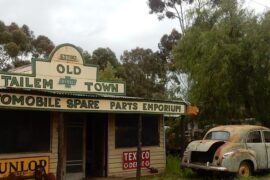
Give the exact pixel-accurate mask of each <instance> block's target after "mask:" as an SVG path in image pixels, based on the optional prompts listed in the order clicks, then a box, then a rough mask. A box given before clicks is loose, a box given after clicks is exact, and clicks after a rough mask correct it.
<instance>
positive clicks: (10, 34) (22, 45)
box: [0, 21, 54, 69]
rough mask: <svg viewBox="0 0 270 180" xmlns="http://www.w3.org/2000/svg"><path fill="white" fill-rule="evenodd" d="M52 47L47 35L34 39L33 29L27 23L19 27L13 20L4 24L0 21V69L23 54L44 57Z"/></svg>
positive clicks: (19, 58) (17, 59)
mask: <svg viewBox="0 0 270 180" xmlns="http://www.w3.org/2000/svg"><path fill="white" fill-rule="evenodd" d="M53 48H54V45H53V43H52V42H51V41H50V40H49V38H48V37H46V36H38V37H37V39H35V36H34V33H33V31H31V30H30V28H29V27H28V26H27V25H23V26H22V27H19V26H18V25H17V24H16V23H14V22H12V23H11V24H10V25H5V23H4V22H2V21H0V69H8V68H10V67H11V64H10V62H12V61H20V60H22V59H23V56H25V57H28V56H29V55H30V56H31V55H32V56H33V57H46V56H48V55H49V53H50V52H51V51H52V49H53ZM18 64H24V63H18Z"/></svg>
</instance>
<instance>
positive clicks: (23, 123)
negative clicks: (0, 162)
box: [0, 110, 50, 153]
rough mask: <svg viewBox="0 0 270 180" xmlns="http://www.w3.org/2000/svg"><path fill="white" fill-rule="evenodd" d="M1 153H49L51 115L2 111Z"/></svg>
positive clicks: (38, 112)
mask: <svg viewBox="0 0 270 180" xmlns="http://www.w3.org/2000/svg"><path fill="white" fill-rule="evenodd" d="M0 114H1V117H5V118H2V119H1V126H0V137H1V141H0V153H20V152H48V151H49V150H50V113H49V112H41V111H11V110H10V111H9V110H1V111H0Z"/></svg>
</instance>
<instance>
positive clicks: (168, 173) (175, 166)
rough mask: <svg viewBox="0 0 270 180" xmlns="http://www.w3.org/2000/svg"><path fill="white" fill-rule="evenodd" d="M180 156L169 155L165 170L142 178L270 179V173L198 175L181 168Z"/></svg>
mask: <svg viewBox="0 0 270 180" xmlns="http://www.w3.org/2000/svg"><path fill="white" fill-rule="evenodd" d="M180 163H181V161H180V158H179V157H177V156H173V155H168V156H167V165H166V169H165V172H164V173H163V174H160V175H156V176H149V177H142V178H141V180H185V179H186V180H189V179H195V180H204V179H209V180H212V179H216V180H219V179H230V180H247V179H248V180H270V174H269V173H256V174H255V175H254V176H252V177H250V178H237V177H233V176H223V175H220V174H218V173H217V175H213V176H208V177H206V176H203V177H202V176H198V175H197V174H196V173H194V172H193V171H192V170H190V169H181V168H180Z"/></svg>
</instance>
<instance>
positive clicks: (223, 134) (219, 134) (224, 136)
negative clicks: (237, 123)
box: [205, 131, 230, 141]
mask: <svg viewBox="0 0 270 180" xmlns="http://www.w3.org/2000/svg"><path fill="white" fill-rule="evenodd" d="M229 137H230V133H229V132H227V131H211V132H209V133H208V134H207V135H206V137H205V139H213V140H223V141H226V140H228V139H229Z"/></svg>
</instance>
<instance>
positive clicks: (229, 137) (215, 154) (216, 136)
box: [181, 125, 270, 177]
mask: <svg viewBox="0 0 270 180" xmlns="http://www.w3.org/2000/svg"><path fill="white" fill-rule="evenodd" d="M181 166H182V168H191V169H192V170H194V171H196V172H206V171H222V172H232V173H236V174H238V175H239V176H244V177H248V176H251V175H252V173H253V172H257V171H261V170H269V169H270V129H269V128H267V127H263V126H257V125H224V126H217V127H214V128H212V129H210V130H209V131H208V132H207V133H206V134H205V136H204V138H203V139H202V140H196V141H192V142H190V143H189V144H188V146H187V148H186V150H185V151H184V154H183V158H182V162H181Z"/></svg>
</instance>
